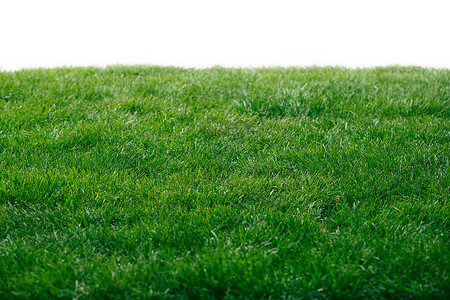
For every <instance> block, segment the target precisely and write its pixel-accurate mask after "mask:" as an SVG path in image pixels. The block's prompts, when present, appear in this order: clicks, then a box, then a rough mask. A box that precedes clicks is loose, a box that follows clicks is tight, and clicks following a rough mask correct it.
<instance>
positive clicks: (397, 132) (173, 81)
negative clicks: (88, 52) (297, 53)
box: [0, 66, 450, 299]
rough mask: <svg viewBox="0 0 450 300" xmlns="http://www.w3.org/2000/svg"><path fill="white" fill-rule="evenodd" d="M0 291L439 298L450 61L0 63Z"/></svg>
mask: <svg viewBox="0 0 450 300" xmlns="http://www.w3.org/2000/svg"><path fill="white" fill-rule="evenodd" d="M0 112H1V113H0V278H1V280H0V298H2V299H16V298H19V299H22V298H23V299H46V298H64V299H73V298H74V299H109V298H111V299H115V298H117V299H122V298H154V299H172V298H173V299H216V298H217V299H218V298H225V299H234V298H253V299H260V298H273V299H302V298H305V299H322V298H341V299H347V298H364V299H367V298H374V299H382V298H407V297H412V298H441V299H444V298H449V297H450V282H449V276H450V274H449V272H450V270H449V265H450V243H449V241H450V236H449V233H450V231H449V229H450V228H449V216H450V209H449V207H450V206H449V199H450V188H449V187H450V172H449V167H450V71H449V70H446V69H441V70H438V69H423V68H417V67H380V68H370V69H345V68H337V67H336V68H335V67H326V68H319V67H311V68H266V69H264V68H262V69H226V68H219V67H215V68H211V69H204V70H195V69H181V68H172V67H149V66H112V67H107V68H91V67H89V68H59V69H38V70H22V71H16V72H0Z"/></svg>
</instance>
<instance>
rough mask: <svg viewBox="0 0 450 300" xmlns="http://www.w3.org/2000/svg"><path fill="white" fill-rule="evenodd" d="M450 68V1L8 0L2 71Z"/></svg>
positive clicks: (0, 4)
mask: <svg viewBox="0 0 450 300" xmlns="http://www.w3.org/2000/svg"><path fill="white" fill-rule="evenodd" d="M110 64H152V65H175V66H182V67H198V68H200V67H210V66H214V65H221V66H227V67H230V66H234V67H258V66H310V65H339V66H347V67H364V66H383V65H392V64H399V65H417V66H424V67H437V68H450V1H448V0H447V1H437V0H436V1H435V0H424V1H402V0H390V1H385V0H377V1H365V0H359V1H347V0H335V1H325V0H311V1H287V0H274V1H263V0H260V1H247V0H239V1H235V0H226V1H214V0H209V1H197V0H192V1H189V0H185V1H175V0H160V1H137V0H124V1H112V0H110V1H103V0H102V1H99V0H87V1H85V0H76V1H74V0H57V1H49V0H40V1H39V0H32V1H24V0H0V70H17V69H21V68H34V67H54V66H65V65H67V66H80V65H94V66H105V65H110Z"/></svg>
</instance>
